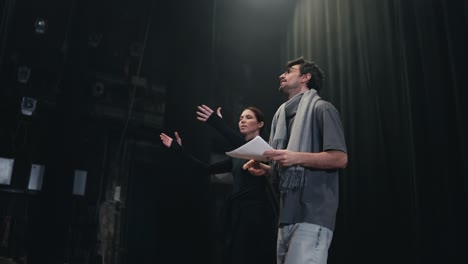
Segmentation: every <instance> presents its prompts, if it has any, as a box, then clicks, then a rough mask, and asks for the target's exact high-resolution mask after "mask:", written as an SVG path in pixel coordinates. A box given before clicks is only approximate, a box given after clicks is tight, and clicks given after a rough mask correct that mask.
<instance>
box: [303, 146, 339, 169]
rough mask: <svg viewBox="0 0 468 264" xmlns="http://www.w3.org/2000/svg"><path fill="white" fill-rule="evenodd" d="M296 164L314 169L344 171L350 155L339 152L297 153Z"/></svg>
mask: <svg viewBox="0 0 468 264" xmlns="http://www.w3.org/2000/svg"><path fill="white" fill-rule="evenodd" d="M296 155H297V156H296V164H297V165H300V166H303V167H309V168H314V169H323V170H331V169H344V168H346V166H347V164H348V154H346V153H345V152H342V151H339V150H331V151H324V152H319V153H310V152H296Z"/></svg>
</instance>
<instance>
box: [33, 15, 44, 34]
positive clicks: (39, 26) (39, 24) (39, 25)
mask: <svg viewBox="0 0 468 264" xmlns="http://www.w3.org/2000/svg"><path fill="white" fill-rule="evenodd" d="M46 30H47V21H46V20H45V19H43V18H38V19H36V23H35V24H34V31H35V32H36V34H44V33H45V32H46Z"/></svg>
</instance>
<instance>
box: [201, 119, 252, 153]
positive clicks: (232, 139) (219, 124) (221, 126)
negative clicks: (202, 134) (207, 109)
mask: <svg viewBox="0 0 468 264" xmlns="http://www.w3.org/2000/svg"><path fill="white" fill-rule="evenodd" d="M206 123H207V124H208V125H210V126H212V127H214V128H215V129H216V130H217V131H218V132H219V133H220V134H221V135H222V136H223V137H224V138H225V139H226V140H227V141H228V142H229V145H230V147H231V148H232V149H236V148H238V147H240V146H242V145H244V144H245V138H244V137H243V136H242V135H241V134H239V133H237V132H236V131H234V130H233V129H231V128H230V127H228V126H227V125H226V123H225V122H224V120H223V119H222V118H221V117H219V116H218V115H216V114H214V113H213V114H211V116H210V117H209V118H208V119H207V120H206Z"/></svg>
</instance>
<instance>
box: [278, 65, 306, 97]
mask: <svg viewBox="0 0 468 264" xmlns="http://www.w3.org/2000/svg"><path fill="white" fill-rule="evenodd" d="M300 80H301V71H300V65H293V66H291V67H289V68H287V69H286V71H285V72H284V73H283V74H281V75H280V76H279V81H280V85H279V91H280V92H282V93H285V94H290V92H292V91H294V90H297V89H300V86H301V82H300Z"/></svg>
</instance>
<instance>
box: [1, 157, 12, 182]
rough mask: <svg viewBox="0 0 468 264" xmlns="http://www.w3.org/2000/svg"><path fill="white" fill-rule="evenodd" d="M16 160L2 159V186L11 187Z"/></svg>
mask: <svg viewBox="0 0 468 264" xmlns="http://www.w3.org/2000/svg"><path fill="white" fill-rule="evenodd" d="M14 163H15V160H14V159H7V158H0V184H5V185H10V183H11V175H12V174H13V164H14Z"/></svg>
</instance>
